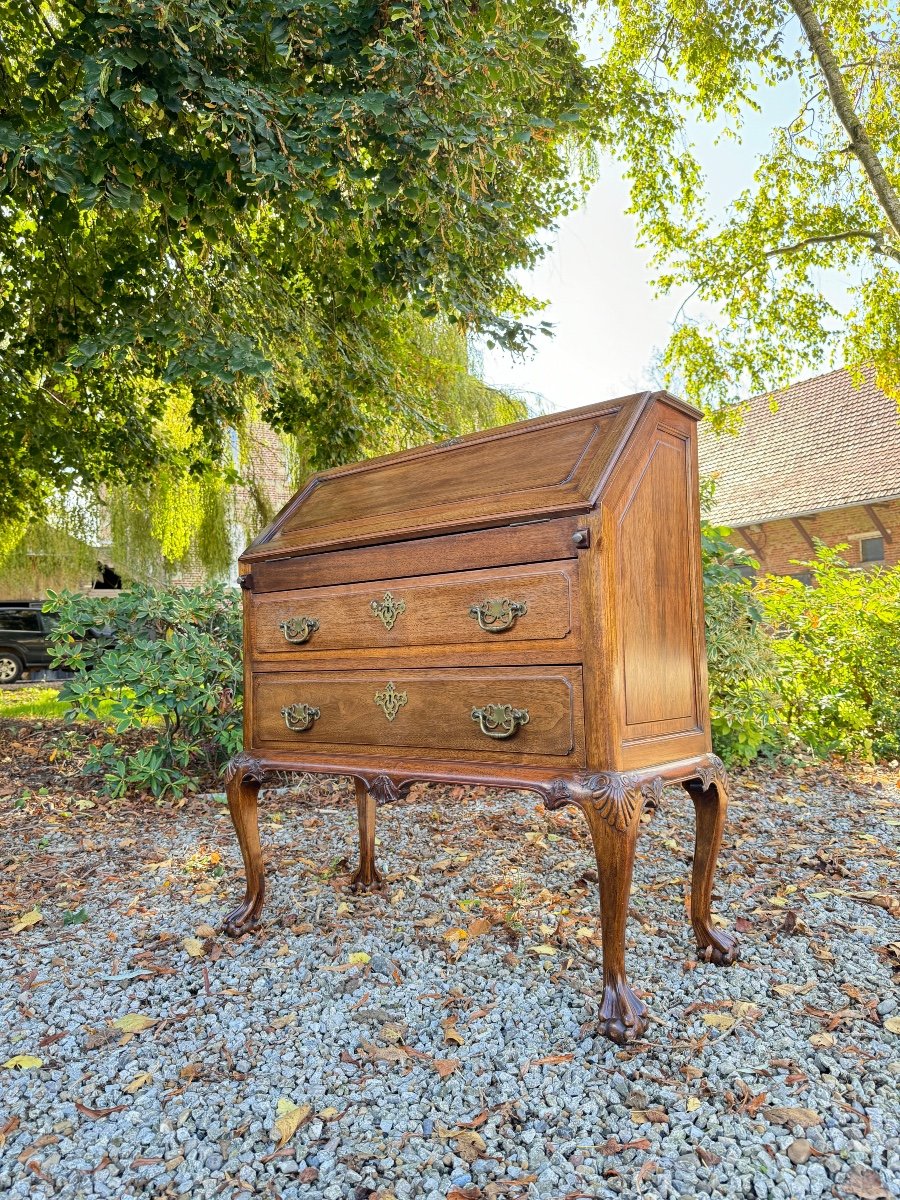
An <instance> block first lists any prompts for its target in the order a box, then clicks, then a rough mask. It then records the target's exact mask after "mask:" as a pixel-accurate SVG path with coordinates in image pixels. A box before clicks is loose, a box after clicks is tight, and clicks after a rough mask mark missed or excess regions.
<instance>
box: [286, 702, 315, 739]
mask: <svg viewBox="0 0 900 1200" xmlns="http://www.w3.org/2000/svg"><path fill="white" fill-rule="evenodd" d="M281 715H282V716H283V717H284V723H285V725H287V727H288V729H290V731H291V732H292V733H305V732H306V730H307V729H312V727H313V724H314V723H315V722H316V721H317V720H318V719H319V717H320V716H321V715H322V714H321V712H320V711H319V710H318V709H317V708H315V707H314V706H313V705H312V704H289V705H287V706H286V707H285V708H283V709H282V710H281Z"/></svg>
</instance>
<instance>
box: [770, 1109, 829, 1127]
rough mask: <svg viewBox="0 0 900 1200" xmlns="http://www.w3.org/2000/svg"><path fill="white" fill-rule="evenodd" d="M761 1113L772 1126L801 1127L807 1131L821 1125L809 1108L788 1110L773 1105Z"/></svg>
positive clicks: (817, 1116) (817, 1115)
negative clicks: (813, 1126)
mask: <svg viewBox="0 0 900 1200" xmlns="http://www.w3.org/2000/svg"><path fill="white" fill-rule="evenodd" d="M762 1113H763V1116H764V1117H765V1118H766V1120H767V1121H769V1122H770V1124H772V1125H788V1126H794V1125H801V1126H802V1127H803V1128H804V1129H809V1128H810V1127H811V1126H812V1125H821V1124H822V1118H821V1117H820V1116H819V1114H818V1113H817V1112H813V1110H812V1109H811V1108H790V1107H783V1106H782V1105H779V1104H773V1105H770V1106H769V1107H768V1108H764V1109H763V1110H762Z"/></svg>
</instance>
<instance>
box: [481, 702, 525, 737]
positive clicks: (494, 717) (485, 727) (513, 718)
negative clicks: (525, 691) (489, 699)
mask: <svg viewBox="0 0 900 1200" xmlns="http://www.w3.org/2000/svg"><path fill="white" fill-rule="evenodd" d="M529 719H530V718H529V716H528V709H527V708H513V706H512V705H511V704H486V705H485V706H484V708H473V709H472V720H473V721H477V722H478V727H479V729H480V730H481V732H482V733H483V734H484V735H485V737H491V738H511V737H512V736H513V734H514V733H515V732H516V730H517V729H519V728H520V727H521V726H522V725H527V724H528V721H529Z"/></svg>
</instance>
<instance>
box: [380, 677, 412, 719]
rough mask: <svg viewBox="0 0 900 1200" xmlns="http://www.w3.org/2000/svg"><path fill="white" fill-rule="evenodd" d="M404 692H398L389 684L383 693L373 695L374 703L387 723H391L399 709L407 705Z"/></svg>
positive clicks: (406, 697)
mask: <svg viewBox="0 0 900 1200" xmlns="http://www.w3.org/2000/svg"><path fill="white" fill-rule="evenodd" d="M408 700H409V697H408V696H407V694H406V692H398V691H397V690H396V689H395V687H394V685H393V683H389V684H388V685H387V687H386V688H385V689H384V691H383V692H376V693H375V703H376V704H377V705H378V707H379V708H380V709H381V710H382V712H383V713H384V715H385V716H386V717H387V719H388V720H389V721H393V719H394V717H396V715H397V713H398V712H399V711H400V709H401V708H402V707H403V706H404V704H406V703H407V701H408Z"/></svg>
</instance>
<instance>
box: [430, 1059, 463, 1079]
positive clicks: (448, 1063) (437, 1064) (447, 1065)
mask: <svg viewBox="0 0 900 1200" xmlns="http://www.w3.org/2000/svg"><path fill="white" fill-rule="evenodd" d="M431 1065H432V1066H433V1067H434V1069H435V1071H437V1073H438V1075H439V1076H440V1078H441V1079H447V1078H448V1077H449V1076H450V1075H452V1074H453V1072H454V1071H455V1070H456V1068H457V1067H458V1066H459V1059H458V1058H435V1059H434V1060H433V1061H432V1064H431Z"/></svg>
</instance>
